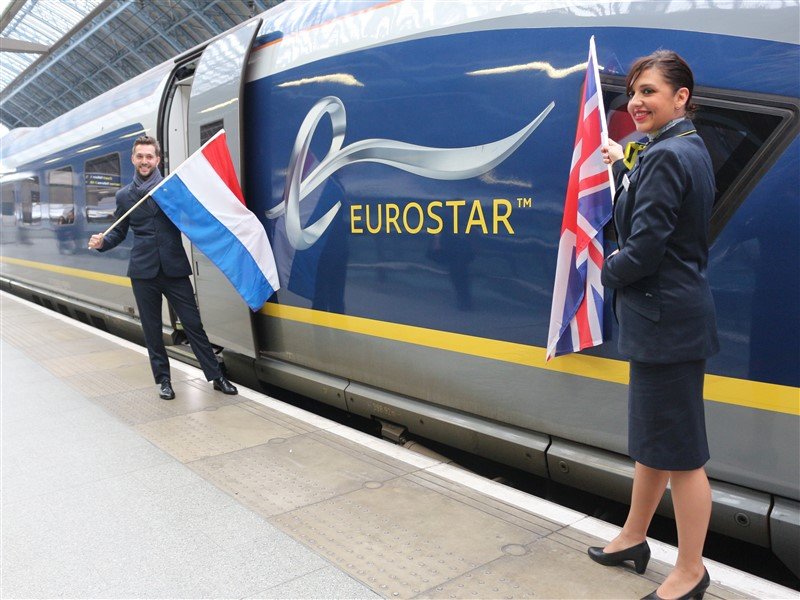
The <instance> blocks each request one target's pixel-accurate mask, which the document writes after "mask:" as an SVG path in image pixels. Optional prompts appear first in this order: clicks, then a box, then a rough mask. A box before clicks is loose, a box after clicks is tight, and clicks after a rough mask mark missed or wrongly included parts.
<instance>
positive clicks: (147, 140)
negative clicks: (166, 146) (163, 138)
mask: <svg viewBox="0 0 800 600" xmlns="http://www.w3.org/2000/svg"><path fill="white" fill-rule="evenodd" d="M136 146H153V147H154V148H155V149H156V156H157V157H158V158H161V145H160V144H159V143H158V140H157V139H156V138H154V137H151V136H149V135H140V136H139V137H138V138H136V141H135V142H133V149H132V150H131V155H134V154H136Z"/></svg>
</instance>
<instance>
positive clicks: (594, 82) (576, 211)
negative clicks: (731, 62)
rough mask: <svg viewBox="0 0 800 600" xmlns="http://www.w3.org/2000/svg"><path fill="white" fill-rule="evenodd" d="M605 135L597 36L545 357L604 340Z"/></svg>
mask: <svg viewBox="0 0 800 600" xmlns="http://www.w3.org/2000/svg"><path fill="white" fill-rule="evenodd" d="M607 137H608V127H607V125H606V122H605V110H604V108H603V95H602V92H601V88H600V73H599V71H598V69H597V53H596V52H595V47H594V36H593V37H592V38H591V39H590V40H589V61H588V65H587V68H586V78H585V79H584V82H583V94H582V96H581V105H580V111H579V113H578V129H577V133H576V135H575V149H574V150H573V152H572V166H571V167H570V172H569V183H568V184H567V196H566V199H565V201H564V218H563V221H562V223H561V239H560V240H559V243H558V262H557V263H556V277H555V283H554V285H553V305H552V308H551V309H550V332H549V334H548V336H547V360H550V359H551V358H553V357H554V356H561V355H562V354H567V353H569V352H578V351H580V350H583V349H585V348H590V347H592V346H597V345H598V344H601V343H602V342H603V286H602V284H601V283H600V270H601V269H602V267H603V226H604V225H605V224H606V223H608V220H609V219H610V218H611V198H612V196H613V192H612V187H611V185H612V184H611V176H610V171H609V168H608V166H607V165H606V164H605V163H604V162H603V157H602V154H601V153H600V149H601V148H602V145H603V142H604V140H605V139H607Z"/></svg>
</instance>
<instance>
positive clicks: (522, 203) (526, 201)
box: [517, 198, 533, 208]
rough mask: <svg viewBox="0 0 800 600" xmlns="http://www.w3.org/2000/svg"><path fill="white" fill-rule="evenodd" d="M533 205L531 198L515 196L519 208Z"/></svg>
mask: <svg viewBox="0 0 800 600" xmlns="http://www.w3.org/2000/svg"><path fill="white" fill-rule="evenodd" d="M532 205H533V198H517V206H518V207H519V208H530V207H531V206H532Z"/></svg>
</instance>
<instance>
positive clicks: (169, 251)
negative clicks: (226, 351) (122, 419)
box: [89, 136, 238, 400]
mask: <svg viewBox="0 0 800 600" xmlns="http://www.w3.org/2000/svg"><path fill="white" fill-rule="evenodd" d="M131 162H132V163H133V166H134V168H135V173H134V176H133V182H131V183H130V184H128V185H127V186H125V187H124V188H122V189H121V190H119V191H118V192H117V194H116V201H117V209H116V212H115V213H114V216H115V219H119V218H120V217H121V216H122V215H124V214H125V213H126V212H127V211H128V210H129V209H130V208H131V207H132V206H133V205H134V204H136V202H138V201H139V200H141V199H142V198H143V197H144V196H146V195H147V194H148V192H150V191H151V190H152V189H153V188H155V187H156V186H157V185H158V184H159V182H161V180H162V179H163V177H162V175H161V172H160V171H159V170H158V165H159V163H160V162H161V148H160V146H159V144H158V141H157V140H156V139H155V138H152V137H149V136H141V137H139V138H137V140H136V141H135V142H134V143H133V152H132V154H131ZM129 226H130V228H131V229H132V230H133V249H132V250H131V257H130V262H129V264H128V277H130V278H131V285H132V287H133V295H134V297H135V298H136V305H137V306H138V308H139V317H140V318H141V320H142V330H143V331H144V340H145V344H146V345H147V352H148V354H149V355H150V366H151V368H152V369H153V376H154V377H155V380H156V384H158V385H159V386H160V389H159V396H160V397H161V398H163V399H164V400H172V399H173V398H174V397H175V392H174V391H173V389H172V383H171V381H170V371H169V360H168V358H167V350H166V348H165V347H164V340H163V338H162V331H161V296H162V294H163V295H164V296H166V298H167V300H168V301H169V303H170V305H171V306H172V308H173V309H175V312H176V313H177V315H178V318H179V319H180V321H181V323H182V324H183V330H184V332H185V333H186V337H187V338H188V339H189V343H190V344H191V346H192V351H193V352H194V354H195V356H196V357H197V360H198V361H200V367H201V368H202V369H203V373H204V374H205V376H206V379H207V380H208V381H213V382H214V389H215V390H219V391H221V392H222V393H224V394H237V393H238V390H237V389H236V388H235V387H234V386H233V385H232V384H231V382H230V381H228V380H227V379H226V378H225V377H224V376H223V374H222V371H221V370H220V366H219V363H218V362H217V358H216V356H215V355H214V351H213V350H212V348H211V343H210V342H209V341H208V336H207V335H206V332H205V330H204V329H203V323H202V322H201V320H200V312H199V311H198V310H197V304H195V300H194V291H193V289H192V284H191V282H190V281H189V275H190V274H191V273H192V267H191V266H190V265H189V261H188V259H187V258H186V253H185V252H184V250H183V243H182V240H181V233H180V231H179V230H178V228H177V227H175V225H174V224H173V223H172V221H170V220H169V218H168V217H167V215H166V214H164V212H163V211H162V210H161V208H159V206H158V204H157V203H156V202H155V201H154V200H153V199H152V198H148V199H147V200H145V201H144V202H143V203H142V204H141V205H140V206H138V207H137V208H136V209H135V210H134V211H133V212H131V214H130V215H129V216H128V217H127V218H126V219H125V220H123V221H122V222H121V223H120V224H119V225H118V226H117V227H116V228H115V229H112V230H111V231H110V232H109V233H108V235H106V236H105V237H104V236H103V234H100V233H98V234H95V235H93V236H92V237H91V238H90V239H89V248H90V249H95V250H99V251H100V252H106V251H108V250H111V249H112V248H114V247H115V246H117V245H118V244H119V243H120V242H122V241H123V240H124V239H125V237H126V236H127V235H128V227H129Z"/></svg>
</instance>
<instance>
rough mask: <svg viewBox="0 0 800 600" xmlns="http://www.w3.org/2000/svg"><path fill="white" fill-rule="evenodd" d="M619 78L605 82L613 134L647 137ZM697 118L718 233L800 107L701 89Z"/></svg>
mask: <svg viewBox="0 0 800 600" xmlns="http://www.w3.org/2000/svg"><path fill="white" fill-rule="evenodd" d="M623 91H624V89H623V87H622V86H621V85H619V84H618V83H617V82H613V83H609V84H608V85H606V82H605V81H604V82H603V97H604V99H605V105H606V107H607V112H608V128H609V135H610V137H611V138H612V139H615V140H617V141H620V143H622V144H623V145H624V144H625V143H626V142H628V141H632V140H637V139H640V138H641V137H642V136H641V135H640V134H639V133H638V132H636V128H635V127H634V125H633V121H632V119H631V118H630V116H629V115H628V113H627V110H626V108H627V98H626V96H625V94H624V93H623ZM692 100H693V101H694V102H695V104H697V105H698V111H697V114H696V115H695V117H694V119H693V121H694V124H695V125H696V127H697V132H698V133H699V134H700V136H701V137H702V138H703V141H704V142H705V144H706V147H707V148H708V152H709V154H710V155H711V162H712V163H713V165H714V176H715V178H716V184H717V194H716V198H715V204H714V212H713V214H712V217H711V235H712V238H713V237H716V235H717V234H718V233H719V232H720V231H721V230H722V228H723V227H724V225H725V223H726V222H727V221H728V219H729V218H730V216H731V215H732V214H733V213H734V212H736V209H737V208H738V207H739V205H740V204H741V203H742V202H743V201H744V199H745V197H746V196H747V193H748V192H749V191H750V190H751V189H752V187H753V186H754V185H755V183H756V182H757V181H758V176H759V175H760V173H762V172H763V171H764V170H765V169H766V167H767V166H768V165H769V162H770V161H771V160H774V159H775V158H776V157H777V156H778V155H779V153H780V151H781V150H782V147H784V146H785V144H786V143H787V142H786V140H788V139H791V137H792V136H788V135H786V132H787V131H788V130H790V129H794V128H796V127H797V124H798V107H797V106H796V104H793V103H791V102H789V101H786V100H784V99H782V98H773V97H766V96H762V95H759V96H755V95H753V96H752V97H751V98H747V99H743V98H742V96H737V98H736V99H735V100H734V99H732V98H731V97H728V95H727V94H726V93H724V92H718V91H713V90H704V89H701V88H698V89H696V90H695V94H694V96H693V98H692Z"/></svg>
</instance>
